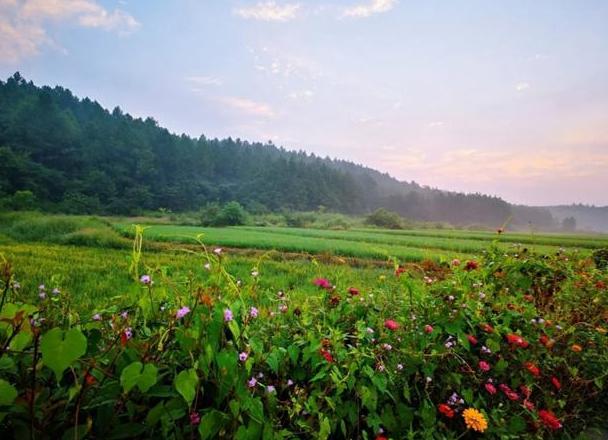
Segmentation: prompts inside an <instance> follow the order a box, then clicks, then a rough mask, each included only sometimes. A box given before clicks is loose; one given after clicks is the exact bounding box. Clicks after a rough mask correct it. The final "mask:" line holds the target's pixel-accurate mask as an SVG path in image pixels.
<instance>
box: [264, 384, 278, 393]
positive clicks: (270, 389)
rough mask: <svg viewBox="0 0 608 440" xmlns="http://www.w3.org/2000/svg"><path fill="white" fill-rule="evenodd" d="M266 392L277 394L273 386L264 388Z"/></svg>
mask: <svg viewBox="0 0 608 440" xmlns="http://www.w3.org/2000/svg"><path fill="white" fill-rule="evenodd" d="M266 392H267V393H268V394H273V393H276V392H277V390H276V388H275V387H274V385H268V386H267V387H266Z"/></svg>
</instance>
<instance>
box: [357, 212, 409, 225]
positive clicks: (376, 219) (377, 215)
mask: <svg viewBox="0 0 608 440" xmlns="http://www.w3.org/2000/svg"><path fill="white" fill-rule="evenodd" d="M365 224H367V225H372V226H378V227H379V228H387V229H402V228H403V222H402V218H401V216H400V215H399V214H397V213H396V212H392V211H387V210H386V209H384V208H379V209H377V210H375V211H374V212H373V213H371V214H370V215H368V216H367V217H366V218H365Z"/></svg>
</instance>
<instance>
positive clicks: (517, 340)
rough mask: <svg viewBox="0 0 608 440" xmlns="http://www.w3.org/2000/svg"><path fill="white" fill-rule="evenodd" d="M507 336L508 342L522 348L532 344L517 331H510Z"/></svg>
mask: <svg viewBox="0 0 608 440" xmlns="http://www.w3.org/2000/svg"><path fill="white" fill-rule="evenodd" d="M506 337H507V342H508V343H509V344H511V345H516V346H517V347H520V348H527V347H528V346H529V345H530V344H528V342H527V341H526V340H525V339H524V338H522V337H521V336H519V335H516V334H515V333H509V334H508V335H507V336H506Z"/></svg>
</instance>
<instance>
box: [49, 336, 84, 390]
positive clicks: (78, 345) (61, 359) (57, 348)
mask: <svg viewBox="0 0 608 440" xmlns="http://www.w3.org/2000/svg"><path fill="white" fill-rule="evenodd" d="M86 351H87V338H86V336H85V335H83V334H82V332H81V331H80V330H79V329H77V328H72V329H70V330H68V331H66V332H64V331H63V330H61V329H59V328H53V329H51V330H49V331H48V332H46V333H45V334H44V335H43V336H42V340H41V341H40V353H42V362H43V363H44V365H46V366H47V367H49V368H50V369H51V370H53V371H54V372H55V376H56V377H57V381H59V380H61V375H62V374H63V372H64V371H65V370H66V369H67V368H68V367H69V366H70V365H71V364H72V362H74V361H75V360H76V359H78V358H80V357H81V356H82V355H84V354H85V353H86Z"/></svg>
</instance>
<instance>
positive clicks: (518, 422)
mask: <svg viewBox="0 0 608 440" xmlns="http://www.w3.org/2000/svg"><path fill="white" fill-rule="evenodd" d="M525 430H526V420H525V419H524V418H523V417H521V416H515V417H512V418H511V420H509V432H511V433H513V434H517V433H519V432H523V431H525Z"/></svg>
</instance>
